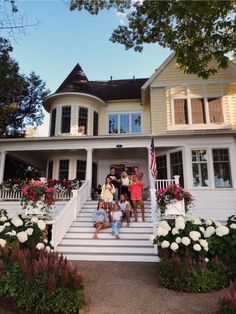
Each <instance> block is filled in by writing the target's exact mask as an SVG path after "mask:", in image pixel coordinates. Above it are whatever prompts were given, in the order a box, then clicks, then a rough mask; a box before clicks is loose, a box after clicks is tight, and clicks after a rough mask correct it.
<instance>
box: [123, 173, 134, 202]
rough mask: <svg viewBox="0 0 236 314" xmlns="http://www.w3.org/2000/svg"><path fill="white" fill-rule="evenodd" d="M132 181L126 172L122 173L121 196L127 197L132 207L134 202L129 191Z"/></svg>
mask: <svg viewBox="0 0 236 314" xmlns="http://www.w3.org/2000/svg"><path fill="white" fill-rule="evenodd" d="M130 183H131V182H130V179H129V176H128V174H127V172H126V171H122V173H121V194H124V195H126V196H127V198H128V200H129V201H130V204H131V206H132V205H133V204H132V201H131V195H130V191H129V186H130Z"/></svg>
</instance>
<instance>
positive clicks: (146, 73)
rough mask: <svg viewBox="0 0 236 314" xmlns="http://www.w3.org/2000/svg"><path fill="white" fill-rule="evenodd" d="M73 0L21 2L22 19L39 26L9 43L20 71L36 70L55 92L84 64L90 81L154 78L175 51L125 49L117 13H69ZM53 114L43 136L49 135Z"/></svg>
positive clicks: (121, 18) (151, 47)
mask: <svg viewBox="0 0 236 314" xmlns="http://www.w3.org/2000/svg"><path fill="white" fill-rule="evenodd" d="M68 3H69V1H65V0H64V1H63V0H51V1H48V0H41V1H37V0H28V1H20V0H17V1H16V4H17V7H18V13H17V14H18V16H23V17H24V21H25V22H28V23H29V24H34V23H35V22H37V21H39V24H38V26H36V27H30V28H27V29H26V31H25V34H21V35H18V36H17V38H16V40H14V39H13V38H10V40H11V44H12V46H13V53H12V56H13V58H15V59H16V60H17V61H18V62H19V65H20V71H21V73H24V74H29V73H30V72H31V71H35V72H36V73H37V74H38V75H40V77H41V78H42V79H43V80H44V81H45V82H46V85H47V88H49V89H50V91H51V92H52V93H53V92H55V90H56V89H57V88H58V87H59V85H60V84H61V83H62V82H63V80H64V79H65V78H66V77H67V75H68V74H69V73H70V71H71V70H72V69H73V67H74V66H75V65H76V64H77V63H79V64H80V65H81V67H82V68H83V70H84V72H85V74H86V75H87V77H88V79H89V80H109V79H110V76H112V77H113V79H128V78H132V77H133V76H135V77H136V78H144V77H150V76H151V75H152V74H153V72H154V71H155V69H156V68H157V67H159V66H160V64H161V63H162V62H163V61H164V60H165V59H166V58H167V57H168V55H169V54H170V51H169V50H168V49H164V48H162V47H160V46H159V45H158V44H150V45H145V46H144V50H143V52H142V53H138V52H135V51H133V50H125V48H124V46H122V45H120V44H114V43H112V42H111V41H110V40H109V38H110V36H111V34H112V30H113V29H114V28H115V27H117V26H118V25H119V24H120V23H121V24H124V23H125V17H124V16H122V15H119V14H117V12H115V10H112V11H103V12H101V13H100V14H99V15H97V16H93V15H89V14H88V13H87V12H85V11H84V12H79V11H73V12H71V11H70V10H69V4H68ZM47 128H48V115H47V114H46V115H45V122H44V125H43V126H41V127H40V128H39V132H38V135H40V136H44V135H47V134H48V130H47Z"/></svg>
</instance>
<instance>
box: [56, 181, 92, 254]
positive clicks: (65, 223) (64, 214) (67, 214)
mask: <svg viewBox="0 0 236 314" xmlns="http://www.w3.org/2000/svg"><path fill="white" fill-rule="evenodd" d="M72 194H73V196H72V198H71V199H70V201H69V202H68V203H67V204H66V206H65V207H64V208H63V210H62V211H61V213H60V214H59V215H58V216H57V217H56V218H55V220H53V221H52V222H51V223H52V245H53V246H54V249H55V250H56V248H57V246H58V245H59V243H60V242H61V240H62V239H63V237H64V236H65V234H66V232H67V231H68V229H69V228H70V226H71V224H72V223H73V221H74V220H76V217H77V213H78V212H79V211H80V210H81V208H82V206H83V204H84V203H85V202H86V200H87V199H88V198H89V195H90V191H89V181H84V182H83V184H82V186H81V187H80V188H79V190H72Z"/></svg>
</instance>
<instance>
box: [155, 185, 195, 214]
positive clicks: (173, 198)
mask: <svg viewBox="0 0 236 314" xmlns="http://www.w3.org/2000/svg"><path fill="white" fill-rule="evenodd" d="M192 203H193V196H192V194H191V193H189V192H186V191H184V189H183V188H182V187H181V185H179V184H171V185H169V186H168V187H167V188H165V189H160V190H159V191H158V192H157V206H158V208H159V210H160V212H161V214H165V215H184V214H185V213H186V212H188V209H189V207H190V205H191V204H192Z"/></svg>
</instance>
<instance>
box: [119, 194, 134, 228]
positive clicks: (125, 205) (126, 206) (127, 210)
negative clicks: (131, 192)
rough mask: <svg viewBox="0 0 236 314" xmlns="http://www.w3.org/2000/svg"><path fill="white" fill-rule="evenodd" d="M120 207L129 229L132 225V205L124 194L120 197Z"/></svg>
mask: <svg viewBox="0 0 236 314" xmlns="http://www.w3.org/2000/svg"><path fill="white" fill-rule="evenodd" d="M118 205H119V207H120V209H121V211H122V218H123V219H125V220H126V223H127V224H126V226H125V227H129V224H130V216H131V207H130V203H129V202H128V201H127V200H126V196H125V195H124V194H121V195H120V200H119V202H118Z"/></svg>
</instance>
